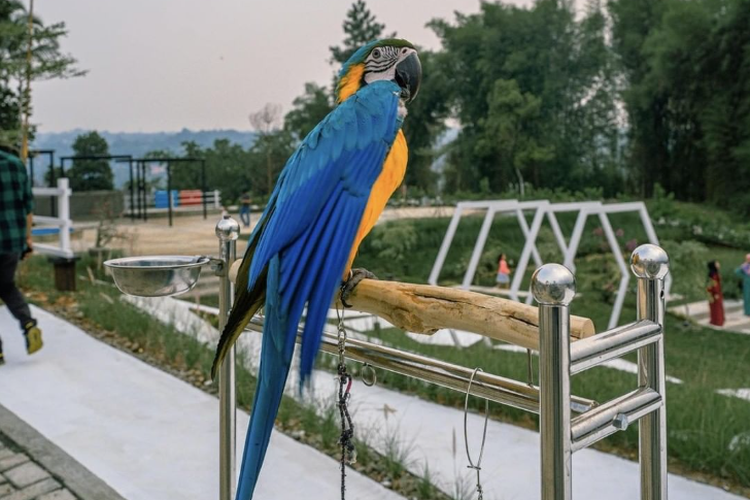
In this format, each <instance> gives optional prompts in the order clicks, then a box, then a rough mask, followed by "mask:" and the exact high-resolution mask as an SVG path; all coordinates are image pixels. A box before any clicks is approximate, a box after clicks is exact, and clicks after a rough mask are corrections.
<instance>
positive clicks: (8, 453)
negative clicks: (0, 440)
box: [0, 448, 15, 460]
mask: <svg viewBox="0 0 750 500" xmlns="http://www.w3.org/2000/svg"><path fill="white" fill-rule="evenodd" d="M13 455H15V452H14V451H13V450H10V449H8V448H0V460H2V459H4V458H8V457H12V456H13Z"/></svg>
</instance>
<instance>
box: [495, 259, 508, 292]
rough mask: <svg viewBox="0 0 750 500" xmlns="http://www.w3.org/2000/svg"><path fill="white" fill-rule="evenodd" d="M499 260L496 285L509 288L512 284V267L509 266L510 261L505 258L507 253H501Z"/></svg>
mask: <svg viewBox="0 0 750 500" xmlns="http://www.w3.org/2000/svg"><path fill="white" fill-rule="evenodd" d="M497 260H498V263H497V277H496V278H495V282H496V286H497V287H499V288H508V287H509V286H510V267H508V261H507V260H506V258H505V254H504V253H501V254H500V257H498V259H497Z"/></svg>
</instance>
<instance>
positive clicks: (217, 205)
mask: <svg viewBox="0 0 750 500" xmlns="http://www.w3.org/2000/svg"><path fill="white" fill-rule="evenodd" d="M204 196H205V193H204ZM214 208H215V209H217V210H218V209H219V208H221V197H220V195H219V190H218V189H214Z"/></svg>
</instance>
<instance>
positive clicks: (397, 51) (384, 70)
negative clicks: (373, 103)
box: [364, 46, 416, 84]
mask: <svg viewBox="0 0 750 500" xmlns="http://www.w3.org/2000/svg"><path fill="white" fill-rule="evenodd" d="M415 52H416V50H414V49H410V48H408V47H391V46H386V47H375V48H374V49H373V50H372V52H370V55H369V56H367V59H365V78H364V79H365V83H367V84H370V83H372V82H375V81H378V80H393V79H395V78H396V66H397V65H398V63H400V62H401V61H403V60H404V59H406V58H407V57H409V56H410V55H411V54H413V53H415Z"/></svg>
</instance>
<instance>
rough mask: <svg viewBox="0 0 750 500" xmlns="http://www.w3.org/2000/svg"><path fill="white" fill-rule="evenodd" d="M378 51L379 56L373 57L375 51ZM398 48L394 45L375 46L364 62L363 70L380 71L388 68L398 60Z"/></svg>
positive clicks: (369, 71)
mask: <svg viewBox="0 0 750 500" xmlns="http://www.w3.org/2000/svg"><path fill="white" fill-rule="evenodd" d="M376 50H377V51H378V52H379V53H380V57H378V58H377V59H375V57H374V55H373V54H374V53H375V51H376ZM399 50H400V49H398V48H396V47H388V46H386V47H377V48H375V49H373V51H372V52H371V53H370V57H369V58H368V60H367V62H366V63H365V71H366V72H367V73H380V72H383V71H386V70H388V69H390V68H391V67H392V66H394V65H395V64H396V63H397V62H398V55H399Z"/></svg>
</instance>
